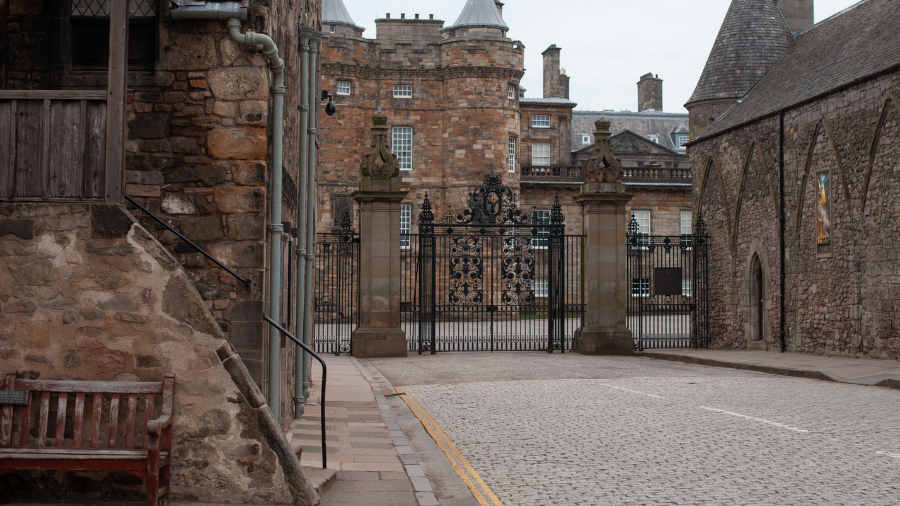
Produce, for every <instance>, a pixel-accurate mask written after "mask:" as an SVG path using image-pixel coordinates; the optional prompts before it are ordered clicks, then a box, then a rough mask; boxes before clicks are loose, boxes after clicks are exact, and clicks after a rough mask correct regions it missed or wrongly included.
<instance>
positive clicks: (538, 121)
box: [531, 114, 550, 128]
mask: <svg viewBox="0 0 900 506" xmlns="http://www.w3.org/2000/svg"><path fill="white" fill-rule="evenodd" d="M544 118H547V120H546V123H545V122H544ZM531 128H550V115H549V114H532V115H531Z"/></svg>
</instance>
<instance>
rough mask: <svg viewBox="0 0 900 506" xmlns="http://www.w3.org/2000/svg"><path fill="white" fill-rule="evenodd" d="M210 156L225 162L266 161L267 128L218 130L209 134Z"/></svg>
mask: <svg viewBox="0 0 900 506" xmlns="http://www.w3.org/2000/svg"><path fill="white" fill-rule="evenodd" d="M208 143H209V154H210V156H212V157H214V158H219V159H223V160H265V159H266V153H267V144H268V139H267V137H266V129H265V128H251V127H248V128H227V129H226V128H217V129H214V130H212V131H210V132H209V138H208Z"/></svg>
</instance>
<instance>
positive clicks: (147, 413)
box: [141, 395, 155, 450]
mask: <svg viewBox="0 0 900 506" xmlns="http://www.w3.org/2000/svg"><path fill="white" fill-rule="evenodd" d="M154 400H155V398H154V397H153V396H152V395H147V398H146V400H145V401H144V439H142V440H141V448H143V449H145V450H146V449H147V447H148V440H147V424H148V423H150V420H153V403H154Z"/></svg>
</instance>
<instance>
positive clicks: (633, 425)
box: [370, 353, 900, 506]
mask: <svg viewBox="0 0 900 506" xmlns="http://www.w3.org/2000/svg"><path fill="white" fill-rule="evenodd" d="M370 362H371V364H372V365H374V366H375V367H376V368H377V369H378V371H380V372H381V374H382V375H383V376H384V377H385V378H386V379H387V380H388V381H390V383H391V384H392V385H393V386H394V387H398V386H404V387H405V388H406V391H407V392H408V393H409V394H411V395H412V396H413V397H414V398H415V399H416V400H417V401H418V402H419V403H420V404H421V405H422V407H423V408H424V409H425V410H427V411H428V413H430V414H431V415H432V416H433V417H434V418H435V419H436V421H437V422H438V423H439V424H440V425H441V427H442V428H443V430H444V431H445V432H446V434H447V436H448V437H449V438H450V439H451V440H452V441H453V442H454V443H455V444H456V446H457V447H458V448H459V450H460V451H461V452H462V454H463V455H464V456H465V457H466V459H468V461H469V463H471V464H472V466H473V467H474V468H475V469H476V470H477V471H478V473H479V474H480V475H481V477H482V478H484V480H485V482H486V483H487V484H488V485H489V486H490V488H491V489H492V490H493V492H494V493H495V494H496V495H497V496H498V497H499V498H500V500H501V501H502V502H503V504H504V505H506V506H512V505H522V506H524V505H535V506H546V505H556V504H560V505H617V504H629V505H630V504H654V505H655V504H721V505H726V504H727V505H740V504H747V505H766V504H771V505H832V504H833V505H843V504H846V505H857V504H858V505H872V506H875V505H885V506H887V505H896V504H900V392H898V391H896V390H887V389H881V388H875V387H866V386H857V385H846V384H837V383H827V382H820V381H814V380H806V379H798V378H788V377H780V376H769V375H765V374H761V373H752V372H742V371H736V370H732V369H720V368H714V367H703V366H695V365H689V364H680V363H670V362H662V361H652V360H649V359H643V358H599V357H585V356H581V355H576V354H565V355H560V354H555V355H548V354H546V353H494V354H490V353H469V354H462V353H459V354H450V353H446V354H439V355H437V356H429V355H425V356H410V357H409V358H406V359H371V360H370Z"/></svg>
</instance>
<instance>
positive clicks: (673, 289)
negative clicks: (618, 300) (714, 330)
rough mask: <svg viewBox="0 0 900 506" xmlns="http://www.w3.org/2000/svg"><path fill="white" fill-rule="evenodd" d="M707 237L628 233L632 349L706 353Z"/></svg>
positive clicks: (700, 230)
mask: <svg viewBox="0 0 900 506" xmlns="http://www.w3.org/2000/svg"><path fill="white" fill-rule="evenodd" d="M708 244H709V236H708V235H707V232H706V225H705V224H704V223H703V216H702V215H700V216H698V219H697V224H696V226H695V229H694V234H693V235H678V236H671V237H670V236H652V235H644V234H641V233H640V232H639V227H638V223H637V221H636V220H635V219H634V217H633V216H632V219H631V224H630V225H629V227H628V281H629V283H630V286H629V288H630V292H629V294H628V295H629V296H628V328H630V329H631V331H632V332H633V333H634V346H635V349H638V350H643V349H646V348H699V347H707V348H708V347H709V296H708V289H707V287H708V283H709V270H708V257H707V254H708Z"/></svg>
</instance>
